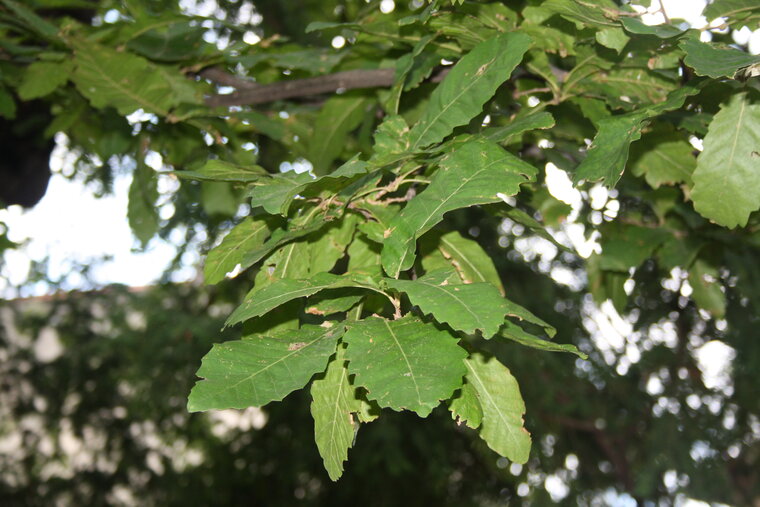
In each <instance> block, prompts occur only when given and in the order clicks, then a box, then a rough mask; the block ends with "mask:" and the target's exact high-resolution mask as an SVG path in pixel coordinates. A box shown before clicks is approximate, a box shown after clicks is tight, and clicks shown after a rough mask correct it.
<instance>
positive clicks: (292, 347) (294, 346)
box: [288, 342, 306, 351]
mask: <svg viewBox="0 0 760 507" xmlns="http://www.w3.org/2000/svg"><path fill="white" fill-rule="evenodd" d="M305 346H306V342H293V343H291V344H290V345H288V350H291V351H293V350H299V349H302V348H304V347H305Z"/></svg>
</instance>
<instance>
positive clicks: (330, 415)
mask: <svg viewBox="0 0 760 507" xmlns="http://www.w3.org/2000/svg"><path fill="white" fill-rule="evenodd" d="M345 349H346V347H345V345H344V344H339V345H338V351H337V353H336V354H335V358H334V359H333V360H332V361H330V364H328V365H327V371H326V372H325V375H324V377H323V378H321V379H316V380H314V382H312V384H311V398H312V402H311V416H312V417H313V418H314V439H315V440H316V442H317V447H318V448H319V454H320V455H321V456H322V460H323V461H324V463H325V468H326V469H327V473H328V474H329V475H330V479H332V480H334V481H337V480H338V479H339V478H340V476H341V475H342V474H343V462H344V461H346V460H347V459H348V449H349V448H350V447H351V446H352V445H353V442H354V435H355V434H356V430H357V429H358V425H359V423H358V422H357V421H356V420H355V419H354V414H356V413H358V412H359V411H360V410H361V405H362V402H361V400H360V399H359V398H357V396H356V388H355V387H354V386H352V385H351V382H349V380H348V367H347V365H348V363H347V361H346V353H345Z"/></svg>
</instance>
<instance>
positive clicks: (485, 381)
mask: <svg viewBox="0 0 760 507" xmlns="http://www.w3.org/2000/svg"><path fill="white" fill-rule="evenodd" d="M465 364H466V366H467V382H468V383H470V384H472V386H473V387H474V388H475V391H476V392H477V395H478V399H479V400H480V404H481V407H482V410H483V420H482V422H481V426H480V437H481V438H482V439H483V440H485V442H486V443H487V444H488V447H490V448H491V449H493V450H494V451H496V452H497V453H498V454H500V455H501V456H504V457H506V458H509V459H511V460H512V461H514V462H516V463H525V462H526V461H528V456H529V454H530V446H531V439H530V433H528V431H527V430H526V429H525V428H524V427H523V414H525V403H524V402H523V400H522V396H521V395H520V389H519V387H518V385H517V380H515V378H514V377H513V376H512V374H511V373H510V371H509V369H507V367H506V366H504V365H503V364H501V363H500V362H499V361H498V360H496V358H494V357H491V358H486V357H485V356H484V355H482V354H480V353H475V354H472V355H471V356H470V357H469V358H467V359H466V360H465Z"/></svg>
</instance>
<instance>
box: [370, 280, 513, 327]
mask: <svg viewBox="0 0 760 507" xmlns="http://www.w3.org/2000/svg"><path fill="white" fill-rule="evenodd" d="M443 273H444V272H441V271H436V272H433V273H429V274H427V275H425V276H423V277H420V278H418V279H417V280H394V279H387V280H386V282H385V283H386V284H387V285H388V287H390V288H392V289H395V290H397V291H401V292H404V293H406V295H407V296H409V300H410V301H411V302H412V304H413V305H416V306H419V307H420V310H422V311H423V312H424V313H427V314H431V315H432V316H433V317H434V318H435V320H437V321H438V322H444V323H446V324H448V325H450V326H451V327H452V328H454V329H456V330H458V331H464V332H465V333H468V334H472V333H474V332H475V331H476V330H480V331H481V332H482V333H483V337H484V338H489V337H491V336H493V335H495V334H496V332H497V331H498V330H499V327H501V324H502V323H503V322H504V315H505V313H506V308H505V306H504V304H503V303H504V298H502V297H501V294H499V291H498V289H496V287H494V286H493V285H491V284H490V283H471V284H449V282H448V280H447V279H446V276H442V275H443Z"/></svg>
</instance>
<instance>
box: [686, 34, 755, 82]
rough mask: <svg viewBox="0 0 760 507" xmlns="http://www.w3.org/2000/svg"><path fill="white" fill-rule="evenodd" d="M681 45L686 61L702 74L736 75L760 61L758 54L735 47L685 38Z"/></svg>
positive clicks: (713, 76) (714, 75)
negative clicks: (723, 46)
mask: <svg viewBox="0 0 760 507" xmlns="http://www.w3.org/2000/svg"><path fill="white" fill-rule="evenodd" d="M680 46H681V49H683V50H684V51H685V52H686V57H685V58H684V63H686V65H688V66H689V67H691V68H692V69H694V72H696V73H697V74H699V75H700V76H710V77H712V78H719V77H734V75H735V74H736V72H737V71H738V70H739V69H741V68H743V67H749V66H750V65H756V64H758V63H760V56H758V55H751V54H749V53H746V52H744V51H740V50H738V49H734V48H721V47H716V46H715V45H714V44H708V43H706V42H700V41H698V40H695V39H687V40H684V41H682V42H681V44H680Z"/></svg>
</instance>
